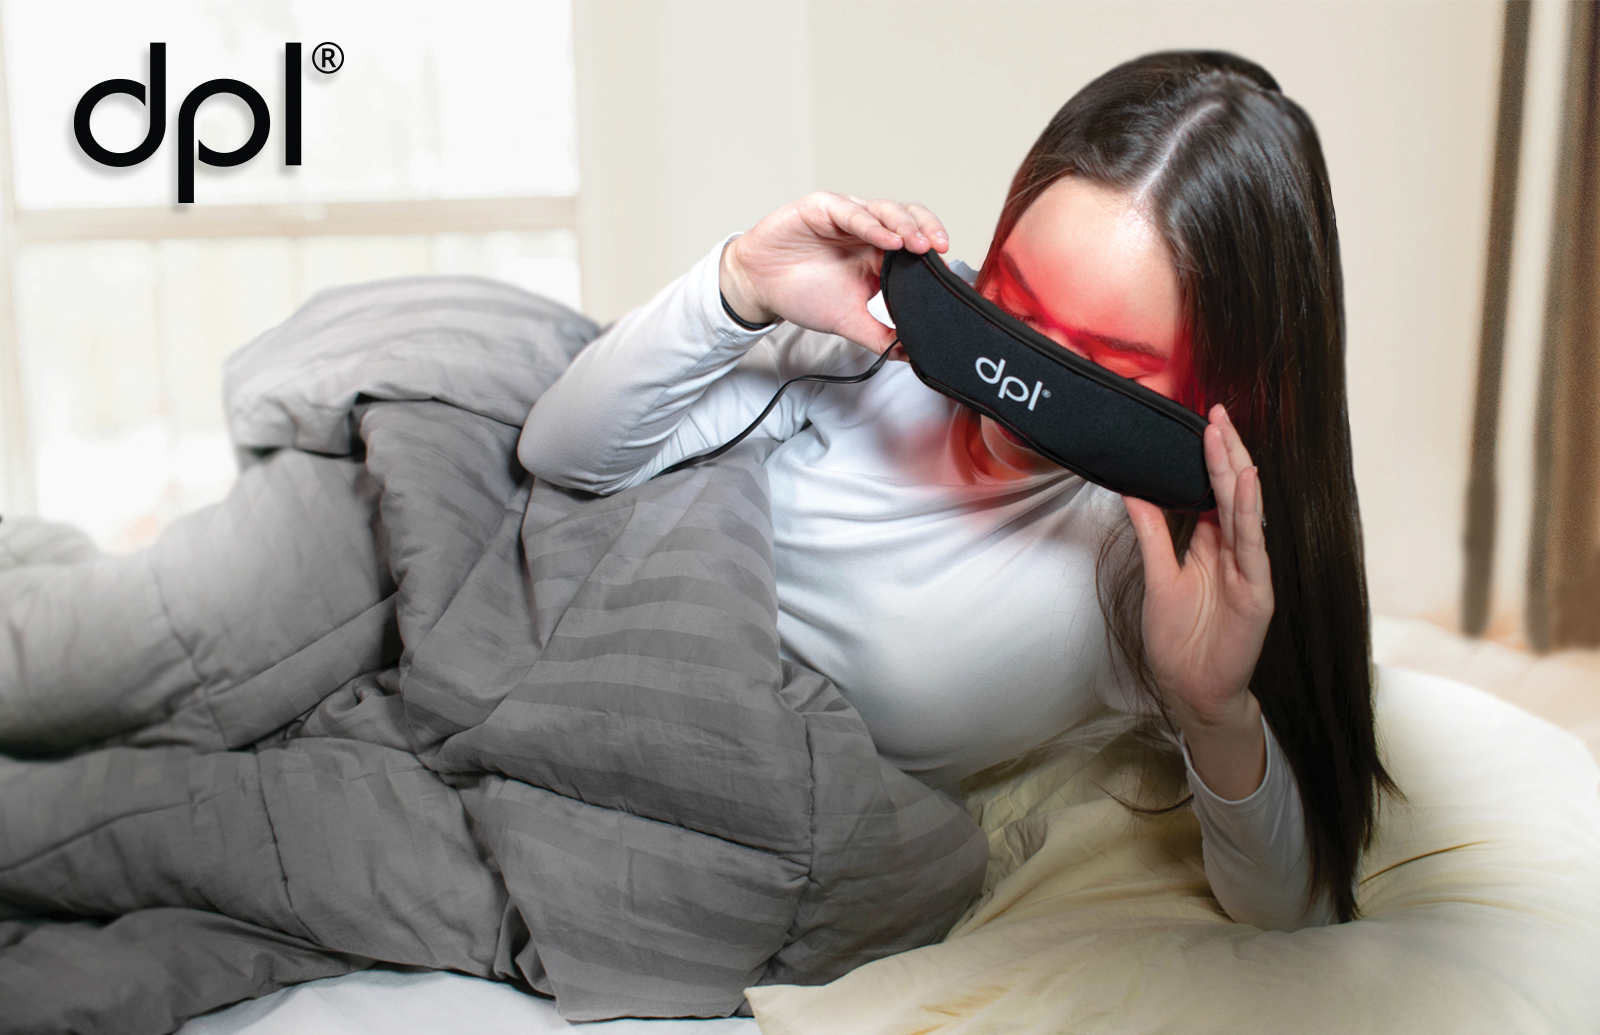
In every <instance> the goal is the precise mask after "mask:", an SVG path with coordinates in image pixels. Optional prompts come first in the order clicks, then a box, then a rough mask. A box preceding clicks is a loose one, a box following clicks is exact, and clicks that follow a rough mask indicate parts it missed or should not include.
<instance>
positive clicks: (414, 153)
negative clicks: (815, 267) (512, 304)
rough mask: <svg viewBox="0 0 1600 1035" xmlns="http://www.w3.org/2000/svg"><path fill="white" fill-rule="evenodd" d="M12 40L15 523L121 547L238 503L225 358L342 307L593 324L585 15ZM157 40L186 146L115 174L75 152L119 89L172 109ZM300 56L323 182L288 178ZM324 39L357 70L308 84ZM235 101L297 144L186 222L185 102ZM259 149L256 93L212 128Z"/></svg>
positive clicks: (307, 175) (218, 10)
mask: <svg viewBox="0 0 1600 1035" xmlns="http://www.w3.org/2000/svg"><path fill="white" fill-rule="evenodd" d="M0 19H3V20H0V45H3V49H0V55H3V58H4V63H5V73H6V74H5V84H4V85H5V88H6V89H5V94H4V101H5V103H4V109H3V112H0V152H3V153H4V155H5V156H6V157H7V161H8V165H9V167H8V168H6V169H3V170H0V221H3V227H0V279H3V280H4V282H5V283H4V284H3V285H0V465H3V466H0V475H3V477H0V493H3V495H0V513H3V512H5V511H7V510H14V511H21V512H27V511H35V512H37V513H39V514H40V515H41V516H43V517H47V518H50V519H54V520H64V521H70V522H72V523H74V524H77V525H79V526H81V527H83V528H84V529H86V530H87V531H88V532H89V533H90V534H91V535H92V536H94V537H95V539H96V540H97V541H98V542H100V544H101V545H102V546H104V547H106V548H108V549H112V550H121V549H131V548H134V547H137V546H141V545H144V544H146V543H148V542H149V541H150V540H151V539H152V538H153V537H154V536H155V534H156V533H157V532H158V531H159V530H160V529H161V527H163V526H164V525H165V523H166V522H167V521H169V520H171V519H172V518H173V517H175V516H176V515H178V514H180V513H183V512H184V511H187V510H190V509H193V508H194V507H196V506H199V505H202V504H204V503H207V502H209V501H211V500H214V499H217V498H219V497H220V496H221V495H222V494H223V493H225V492H226V490H227V487H228V485H229V484H230V483H231V481H232V478H233V474H234V466H233V460H232V452H231V448H230V446H229V444H228V440H227V433H226V429H225V427H224V425H223V415H222V405H221V371H222V362H223V359H224V358H225V357H226V356H227V354H228V353H230V352H231V351H233V350H234V349H236V348H238V347H239V346H241V345H243V344H244V343H245V342H247V341H249V340H250V339H251V338H253V337H254V336H255V335H257V334H259V333H260V332H262V331H264V330H266V329H267V328H269V327H271V326H273V325H274V324H276V323H278V322H280V321H281V320H283V319H284V318H285V317H286V316H288V315H289V314H290V313H291V312H292V311H293V310H294V308H295V307H296V306H298V305H300V304H301V303H302V302H304V301H305V300H306V299H307V298H309V297H310V296H311V295H313V294H315V293H316V292H317V291H318V290H320V289H322V288H324V287H328V286H331V285H334V284H344V283H351V282H354V281H360V280H368V279H373V278H377V277H388V276H398V275H409V274H416V273H430V272H432V273H474V274H480V275H485V276H491V277H497V278H499V279H502V280H507V281H510V282H512V283H514V284H517V285H519V286H521V287H524V288H527V289H529V290H531V291H536V292H539V293H542V294H546V295H549V296H551V297H554V298H556V299H558V300H560V301H562V302H565V303H567V304H569V305H572V306H574V307H576V306H577V305H578V300H579V298H578V290H579V276H578V262H577V241H576V234H575V226H576V207H577V204H576V203H577V194H578V168H577V158H576V153H577V147H576V117H575V104H574V93H573V70H572V28H571V10H570V7H569V4H568V3H567V2H566V0H541V2H529V0H518V2H501V3H491V2H484V0H478V2H458V3H455V4H452V5H450V7H449V11H448V15H441V13H440V9H439V8H438V6H437V5H436V4H432V3H430V4H428V5H426V6H425V5H423V4H420V3H414V2H405V0H383V2H375V0H359V2H358V0H346V2H339V3H332V2H328V0H316V2H307V0H275V2H274V0H266V2H261V3H252V4H238V3H226V2H205V3H202V2H195V0H189V2H179V0H163V2H153V3H141V4H138V5H133V4H127V3H120V2H115V0H80V2H74V3H50V4H45V3H38V2H26V0H4V2H3V3H0ZM86 21H88V22H92V23H93V24H95V25H96V30H95V32H93V33H92V34H86V33H83V32H82V31H81V27H82V25H83V24H84V23H85V22H86ZM152 41H161V42H164V43H165V44H166V77H165V79H166V84H165V86H166V105H165V107H166V111H167V126H166V135H165V138H164V140H163V142H162V144H161V146H160V148H159V150H157V151H156V153H155V154H154V156H152V157H151V158H150V159H149V160H147V161H145V162H144V163H142V164H140V165H138V166H134V167H132V168H127V169H113V168H108V167H105V166H101V165H98V164H96V163H94V162H93V161H91V160H90V159H89V158H88V157H87V156H86V155H84V154H83V153H82V151H81V149H80V148H79V147H78V146H77V143H76V141H75V140H74V137H73V133H72V118H73V111H74V109H75V107H76V105H77V103H78V99H79V98H80V97H81V96H82V95H83V93H84V92H85V91H86V90H88V89H89V88H90V87H91V86H93V85H94V84H95V83H98V82H100V81H102V80H105V79H111V78H126V79H132V80H135V81H137V82H140V83H143V84H146V85H147V86H148V84H149V82H150V69H149V66H148V60H149V44H150V42H152ZM291 41H298V42H300V43H302V44H303V53H304V57H303V59H302V62H301V67H300V68H299V75H300V82H301V110H302V119H303V122H302V153H303V164H302V165H300V166H298V167H294V166H286V165H285V164H284V161H283V155H284V151H283V143H282V140H283V131H284V119H283V112H284V108H285V103H286V102H285V99H284V81H285V80H284V76H285V68H284V62H285V44H286V43H288V42H291ZM322 41H333V42H336V43H338V44H339V46H340V48H341V49H342V50H343V52H344V55H345V60H344V64H343V65H342V66H341V67H340V68H339V70H338V71H337V72H335V73H333V74H330V75H324V74H322V73H319V72H318V71H316V70H314V69H313V68H312V67H310V65H309V64H308V63H307V61H308V60H309V56H310V55H309V52H310V51H311V50H312V48H313V46H314V45H315V44H317V43H319V42H322ZM214 78H230V79H238V80H241V81H243V82H245V83H247V84H250V85H251V86H252V87H254V88H255V89H256V90H257V91H258V92H259V93H260V94H261V96H262V99H263V100H264V101H265V102H266V105H267V109H268V114H269V118H270V119H271V130H270V133H269V136H268V140H267V143H266V146H265V147H264V148H263V149H262V150H261V152H260V153H259V154H257V155H256V156H255V158H253V159H252V160H251V161H249V162H247V163H245V164H243V165H240V166H236V167H232V168H215V167H211V166H207V165H204V164H198V165H197V166H196V167H195V176H194V183H195V203H194V204H193V205H184V206H179V205H177V204H176V197H177V185H176V176H177V168H178V162H179V161H180V160H181V156H180V154H179V147H178V126H177V117H178V110H179V106H180V105H181V104H182V101H183V98H184V96H185V94H187V93H188V92H189V91H190V90H192V89H193V88H194V87H195V86H198V85H199V84H200V83H202V82H204V81H206V80H209V79H214ZM146 120H147V115H146V110H145V108H144V106H143V105H142V104H140V103H139V102H138V101H137V100H136V99H134V98H133V97H131V96H127V95H112V96H110V97H107V98H106V99H104V100H103V101H101V103H100V104H99V105H98V106H97V107H96V108H95V111H94V115H93V119H92V126H93V130H94V133H95V137H96V140H98V141H99V142H100V143H101V144H102V145H103V146H105V147H107V148H109V149H111V150H114V151H121V150H128V149H131V148H132V147H134V146H136V145H137V144H138V143H139V141H141V140H142V139H143V138H144V136H145V132H146V129H147V125H148V123H147V121H146ZM251 129H252V120H251V115H250V109H249V107H248V106H247V105H246V104H245V103H244V102H243V101H240V100H238V99H237V98H235V97H232V96H228V95H219V96H215V97H212V98H210V99H208V100H206V101H205V102H204V103H202V104H201V106H200V108H199V110H198V113H197V117H196V138H197V139H198V140H200V141H203V142H205V143H206V144H207V145H208V146H209V147H211V148H213V149H214V150H218V151H226V150H229V149H232V148H236V147H238V146H240V145H241V144H243V143H244V142H245V141H246V140H247V139H248V138H249V136H250V132H251ZM7 131H9V137H10V140H9V144H8V142H7V141H6V139H5V133H6V132H7ZM7 288H9V292H10V295H11V301H12V304H10V305H5V304H4V292H5V290H6V289H7Z"/></svg>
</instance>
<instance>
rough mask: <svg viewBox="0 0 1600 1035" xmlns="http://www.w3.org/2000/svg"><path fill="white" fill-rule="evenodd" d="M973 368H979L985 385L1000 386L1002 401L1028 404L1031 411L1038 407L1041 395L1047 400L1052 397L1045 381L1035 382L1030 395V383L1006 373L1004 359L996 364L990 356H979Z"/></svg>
mask: <svg viewBox="0 0 1600 1035" xmlns="http://www.w3.org/2000/svg"><path fill="white" fill-rule="evenodd" d="M985 363H987V364H989V369H988V371H987V372H985V371H984V369H983V365H984V364H985ZM973 366H974V367H976V368H977V370H978V376H979V377H980V378H982V379H983V381H984V383H986V384H991V385H994V384H997V385H999V386H1000V398H1002V399H1011V400H1013V401H1014V402H1025V403H1027V404H1028V409H1030V410H1031V409H1033V408H1034V407H1035V406H1036V405H1038V403H1039V397H1040V396H1041V395H1043V396H1044V397H1045V398H1047V399H1048V398H1049V397H1050V391H1049V389H1047V388H1045V386H1044V382H1043V381H1035V382H1034V383H1033V391H1032V392H1031V393H1030V392H1029V391H1028V382H1026V381H1024V380H1023V379H1022V378H1020V377H1012V376H1011V375H1009V374H1007V373H1006V361H1005V360H1003V359H1002V360H1001V361H1000V362H998V363H996V362H995V361H994V360H992V359H990V358H989V357H988V356H979V357H978V361H977V362H976V363H974V364H973Z"/></svg>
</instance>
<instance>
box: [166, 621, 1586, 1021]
mask: <svg viewBox="0 0 1600 1035" xmlns="http://www.w3.org/2000/svg"><path fill="white" fill-rule="evenodd" d="M1374 641H1375V647H1376V650H1377V653H1378V657H1379V660H1380V661H1383V662H1389V663H1398V664H1404V665H1408V666H1410V669H1402V668H1398V667H1392V665H1386V666H1385V668H1384V669H1383V670H1382V675H1381V677H1380V679H1381V687H1382V689H1381V691H1380V716H1381V718H1380V722H1381V725H1382V731H1383V738H1384V744H1385V750H1386V752H1387V755H1388V757H1389V759H1390V760H1391V762H1393V763H1394V767H1395V770H1396V775H1397V777H1398V778H1399V780H1400V782H1401V784H1402V786H1403V787H1404V788H1405V789H1406V790H1407V792H1408V795H1409V797H1410V798H1411V803H1410V807H1409V808H1405V809H1400V808H1392V809H1390V810H1387V811H1386V813H1385V816H1384V820H1383V832H1382V836H1381V838H1380V843H1379V844H1378V845H1377V846H1375V848H1374V850H1373V852H1372V853H1371V854H1370V856H1369V858H1368V860H1367V863H1366V865H1365V869H1364V876H1365V878H1366V880H1365V882H1364V884H1363V887H1362V894H1361V901H1362V903H1363V906H1364V907H1365V909H1366V910H1367V913H1368V916H1367V918H1366V919H1364V920H1362V921H1360V922H1359V923H1358V924H1355V925H1350V926H1349V927H1348V928H1346V929H1343V930H1339V929H1335V930H1332V931H1321V932H1319V931H1309V932H1299V933H1296V934H1293V935H1284V934H1265V933H1262V932H1258V931H1254V930H1252V929H1248V928H1240V927H1239V926H1238V925H1233V924H1229V923H1227V922H1226V921H1225V918H1223V917H1221V916H1220V915H1219V912H1218V910H1217V907H1216V905H1215V903H1214V902H1213V901H1211V900H1210V898H1209V896H1208V895H1207V894H1206V893H1205V890H1204V885H1203V874H1201V873H1200V871H1199V868H1198V867H1199V859H1198V846H1197V843H1196V838H1197V836H1198V835H1197V832H1196V831H1195V830H1194V825H1193V822H1192V820H1190V819H1187V818H1185V817H1183V816H1182V814H1178V815H1176V816H1173V817H1169V818H1166V819H1163V820H1160V821H1155V822H1150V821H1138V820H1134V819H1131V818H1130V817H1129V816H1127V814H1126V813H1125V812H1123V811H1121V810H1120V808H1119V807H1117V806H1115V805H1114V804H1113V803H1110V802H1108V801H1107V800H1106V799H1105V798H1104V797H1103V793H1104V792H1103V791H1097V790H1096V789H1095V788H1094V787H1093V786H1091V784H1092V783H1093V782H1094V781H1096V780H1099V781H1104V780H1105V779H1106V777H1107V776H1108V775H1114V773H1115V771H1116V769H1117V765H1115V764H1111V765H1108V763H1107V760H1106V759H1104V758H1102V759H1101V766H1100V767H1099V768H1095V767H1094V765H1093V764H1092V763H1093V758H1092V757H1091V756H1094V755H1096V754H1103V752H1096V751H1087V750H1086V749H1085V748H1084V746H1083V745H1080V746H1079V748H1078V749H1076V750H1072V749H1069V750H1067V751H1065V752H1063V753H1061V754H1058V755H1056V756H1055V757H1054V758H1051V759H1047V760H1045V761H1043V762H1042V763H1041V764H1039V765H1036V766H1034V767H1032V768H1030V769H1027V770H1025V771H1022V772H1019V773H1015V774H1013V776H1012V778H1011V779H1010V780H1009V781H1007V782H1005V783H1004V784H1003V785H998V786H990V787H988V788H985V789H982V790H979V791H977V792H975V793H974V794H973V795H972V796H971V798H970V799H969V802H968V804H969V807H971V808H973V810H974V811H976V812H978V813H979V814H980V817H982V818H983V820H984V822H983V825H984V827H985V829H986V830H988V831H989V833H990V836H991V849H992V851H991V866H992V873H991V878H992V886H991V888H990V890H989V892H988V893H987V894H986V895H985V898H984V900H983V902H982V903H981V905H980V906H979V907H978V908H976V909H975V910H974V911H973V913H972V914H970V915H969V916H968V917H967V918H966V919H965V920H964V921H963V922H962V923H961V924H960V925H958V927H957V930H956V932H955V933H954V935H953V936H952V938H951V939H950V940H948V941H946V942H945V943H942V944H940V945H936V946H931V947H929V948H926V949H920V950H916V951H913V952H910V953H905V954H902V955H900V956H897V957H891V958H890V959H887V960H884V961H881V962H879V963H875V964H870V965H868V966H866V967H863V968H861V969H860V970H858V971H856V972H854V973H853V974H851V975H849V976H848V977H846V978H844V979H842V980H840V981H836V982H834V983H833V984H832V985H828V986H823V987H821V988H799V987H776V988H767V989H760V990H756V991H755V992H754V993H753V995H752V999H753V1002H754V1004H755V1006H756V1012H757V1017H758V1020H756V1021H752V1020H745V1019H738V1018H733V1019H726V1020H715V1021H616V1022H607V1023H602V1024H600V1025H583V1026H582V1027H583V1028H584V1029H585V1030H592V1031H595V1032H597V1033H599V1032H619V1033H629V1035H646V1033H650V1035H680V1033H682V1035H688V1033H694V1035H700V1033H707V1035H722V1033H733V1032H754V1031H756V1030H760V1031H762V1032H764V1033H766V1035H775V1033H776V1035H790V1033H796V1035H797V1033H811V1032H852V1033H853V1032H861V1033H866V1032H871V1033H888V1032H913V1031H916V1032H968V1031H972V1032H976V1031H994V1030H1006V1031H1014V1032H1039V1033H1044V1032H1055V1031H1066V1030H1070V1031H1074V1032H1144V1031H1168V1030H1181V1031H1194V1032H1202V1031H1218V1032H1237V1031H1281V1030H1294V1031H1297V1032H1323V1031H1326V1032H1330V1033H1332V1032H1341V1033H1346V1032H1390V1031H1393V1032H1400V1031H1415V1030H1449V1031H1452V1032H1479V1031H1481V1032H1486V1033H1488V1032H1494V1033H1503V1032H1508V1031H1516V1032H1519V1033H1540V1032H1548V1033H1551V1035H1557V1033H1563V1035H1564V1033H1577V1032H1589V1031H1596V1030H1600V983H1597V982H1595V981H1594V979H1593V975H1594V974H1595V973H1600V790H1597V787H1600V772H1597V771H1596V768H1595V764H1594V755H1593V752H1594V751H1595V750H1596V748H1600V736H1597V734H1600V658H1597V657H1596V656H1594V655H1592V654H1584V653H1569V654H1566V655H1556V656H1552V657H1547V658H1536V657H1534V656H1532V655H1529V654H1526V653H1524V652H1521V651H1517V650H1514V649H1511V648H1509V647H1505V646H1503V645H1500V644H1496V643H1492V642H1484V641H1473V640H1468V639H1465V638H1463V637H1460V636H1457V635H1455V634H1453V633H1451V632H1449V631H1447V630H1445V629H1443V628H1441V627H1439V626H1436V625H1433V624H1431V623H1428V622H1423V621H1419V620H1411V619H1385V618H1379V619H1378V620H1377V621H1376V622H1375V625H1374ZM1419 670H1427V671H1428V672H1431V673H1435V674H1436V675H1428V674H1424V672H1422V671H1419ZM1442 676H1448V677H1451V678H1448V679H1447V678H1441V677H1442ZM1469 681H1476V682H1477V683H1479V685H1480V686H1481V687H1482V689H1479V688H1475V687H1472V686H1469V685H1467V684H1468V682H1469ZM1489 691H1493V693H1490V692H1489ZM1519 706H1522V707H1519ZM1524 708H1532V709H1535V710H1536V711H1538V712H1541V713H1543V714H1544V715H1547V716H1550V717H1553V718H1557V719H1559V720H1560V721H1561V722H1562V723H1563V725H1565V726H1566V727H1567V730H1565V731H1564V730H1562V729H1560V728H1558V727H1557V726H1556V725H1555V724H1554V723H1553V722H1550V721H1548V720H1546V719H1542V718H1540V717H1538V716H1537V715H1535V714H1534V713H1533V712H1531V711H1527V710H1524ZM1088 743H1089V744H1092V738H1091V739H1090V740H1089V741H1088ZM1119 764H1120V763H1119ZM1127 775H1128V774H1127V773H1126V772H1124V773H1123V776H1124V778H1125V777H1126V776H1127ZM1453 846H1463V847H1453ZM1428 852H1437V853H1438V854H1436V855H1429V856H1426V857H1425V858H1418V859H1416V861H1414V862H1404V860H1406V859H1411V858H1412V857H1414V856H1421V855H1425V853H1428ZM1286 1018H1292V1020H1286ZM567 1027H568V1026H567V1025H566V1024H565V1022H563V1021H561V1020H560V1019H559V1017H558V1016H557V1015H556V1014H555V1012H554V1010H553V1009H552V1008H550V1006H549V1004H548V1003H546V1002H544V1001H542V1000H536V999H532V998H530V997H526V996H522V995H520V994H519V993H516V992H514V991H512V990H511V989H509V988H504V987H500V986H495V985H493V984H490V983H487V982H482V981H478V980H476V979H473V978H467V977H462V976H458V975H445V974H401V973H395V972H367V973H362V974H353V975H349V976H347V977H343V978H337V979H333V980H329V981H321V982H313V983H311V984H309V985H303V986H299V987H296V988H291V989H285V990H284V991H281V992H278V993H276V994H274V995H272V996H268V997H266V998H264V999H262V1000H259V1001H256V1002H251V1003H244V1004H240V1005H239V1006H236V1007H233V1008H231V1009H228V1010H224V1011H221V1012H219V1013H217V1014H213V1015H211V1016H208V1017H204V1018H200V1019H197V1020H195V1021H192V1022H190V1024H189V1025H187V1026H186V1027H185V1028H184V1029H183V1032H184V1035H223V1033H229V1035H232V1033H249V1035H286V1033H289V1032H301V1031H312V1030H315V1031H318V1032H329V1033H345V1032H349V1033H364V1032H369V1031H370V1032H378V1031H380V1030H381V1031H383V1032H385V1033H388V1035H413V1033H415V1035H425V1033H429V1035H431V1033H435V1032H443V1031H449V1030H473V1031H480V1032H486V1033H488V1032H496V1031H501V1030H504V1031H508V1032H509V1031H512V1030H516V1031H519V1032H524V1033H526V1032H543V1031H560V1030H564V1029H565V1028H567Z"/></svg>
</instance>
